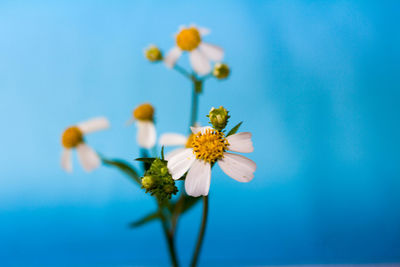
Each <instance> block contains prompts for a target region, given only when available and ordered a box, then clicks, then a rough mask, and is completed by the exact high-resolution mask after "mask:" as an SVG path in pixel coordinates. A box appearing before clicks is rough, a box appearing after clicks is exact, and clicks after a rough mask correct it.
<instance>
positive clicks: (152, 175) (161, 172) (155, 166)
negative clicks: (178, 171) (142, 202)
mask: <svg viewBox="0 0 400 267" xmlns="http://www.w3.org/2000/svg"><path fill="white" fill-rule="evenodd" d="M142 186H143V188H145V189H146V193H150V194H151V195H154V196H155V197H157V199H158V200H160V201H163V200H164V199H170V198H171V196H172V195H175V194H176V193H177V192H178V188H177V187H176V186H175V181H174V179H172V176H171V174H170V173H169V172H168V168H167V162H166V161H164V160H161V159H158V158H157V159H155V160H154V161H153V162H152V163H151V166H150V168H149V169H148V170H147V171H146V173H145V176H144V177H143V178H142Z"/></svg>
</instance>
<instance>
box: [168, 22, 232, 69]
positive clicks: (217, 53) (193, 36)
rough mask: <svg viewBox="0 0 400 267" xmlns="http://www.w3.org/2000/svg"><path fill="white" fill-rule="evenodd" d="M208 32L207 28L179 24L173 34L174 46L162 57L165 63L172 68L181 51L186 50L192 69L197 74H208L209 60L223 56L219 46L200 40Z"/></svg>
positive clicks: (218, 59)
mask: <svg viewBox="0 0 400 267" xmlns="http://www.w3.org/2000/svg"><path fill="white" fill-rule="evenodd" d="M209 32H210V31H209V30H208V29H206V28H201V27H197V26H195V25H190V26H189V27H185V26H181V27H180V28H179V32H178V33H177V34H176V36H175V37H176V46H175V47H173V48H172V49H171V50H170V51H169V52H168V54H167V56H166V57H165V59H164V62H165V64H166V65H167V66H168V67H170V68H173V67H174V66H175V63H176V61H177V60H178V59H179V57H180V56H181V55H182V53H183V52H184V51H186V52H188V53H189V60H190V63H191V65H192V68H193V70H194V71H195V72H196V73H197V74H199V75H205V74H208V73H209V72H210V71H211V64H210V61H221V60H222V59H223V57H224V50H223V49H222V48H221V47H219V46H216V45H212V44H209V43H205V42H203V41H202V37H203V36H205V35H207V34H208V33H209Z"/></svg>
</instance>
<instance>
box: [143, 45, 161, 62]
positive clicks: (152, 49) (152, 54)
mask: <svg viewBox="0 0 400 267" xmlns="http://www.w3.org/2000/svg"><path fill="white" fill-rule="evenodd" d="M144 56H145V57H146V58H147V59H148V60H149V61H150V62H158V61H161V60H162V59H163V55H162V52H161V50H160V49H159V48H158V47H157V46H155V45H150V46H149V47H147V48H146V49H145V50H144Z"/></svg>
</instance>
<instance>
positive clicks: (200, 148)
mask: <svg viewBox="0 0 400 267" xmlns="http://www.w3.org/2000/svg"><path fill="white" fill-rule="evenodd" d="M228 146H229V143H228V140H227V139H226V138H225V136H224V134H223V133H222V132H220V131H217V130H214V129H206V130H205V132H204V133H201V132H198V133H197V134H196V135H194V136H193V141H192V147H193V154H195V156H196V158H197V159H202V160H204V161H206V162H209V163H214V162H216V161H217V160H219V159H221V158H223V157H224V152H225V151H226V149H227V148H228Z"/></svg>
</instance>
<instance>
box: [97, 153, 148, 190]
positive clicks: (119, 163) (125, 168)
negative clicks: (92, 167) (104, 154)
mask: <svg viewBox="0 0 400 267" xmlns="http://www.w3.org/2000/svg"><path fill="white" fill-rule="evenodd" d="M102 160H103V163H104V164H105V165H109V166H113V167H116V168H118V169H119V170H120V171H121V172H123V173H124V174H126V175H128V176H129V177H130V178H132V179H133V180H134V181H135V182H136V183H138V184H139V185H140V186H142V183H141V180H140V176H139V175H138V173H137V171H136V169H135V168H134V167H133V166H132V165H130V164H129V163H127V162H126V161H123V160H119V159H113V160H109V159H105V158H102Z"/></svg>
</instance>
